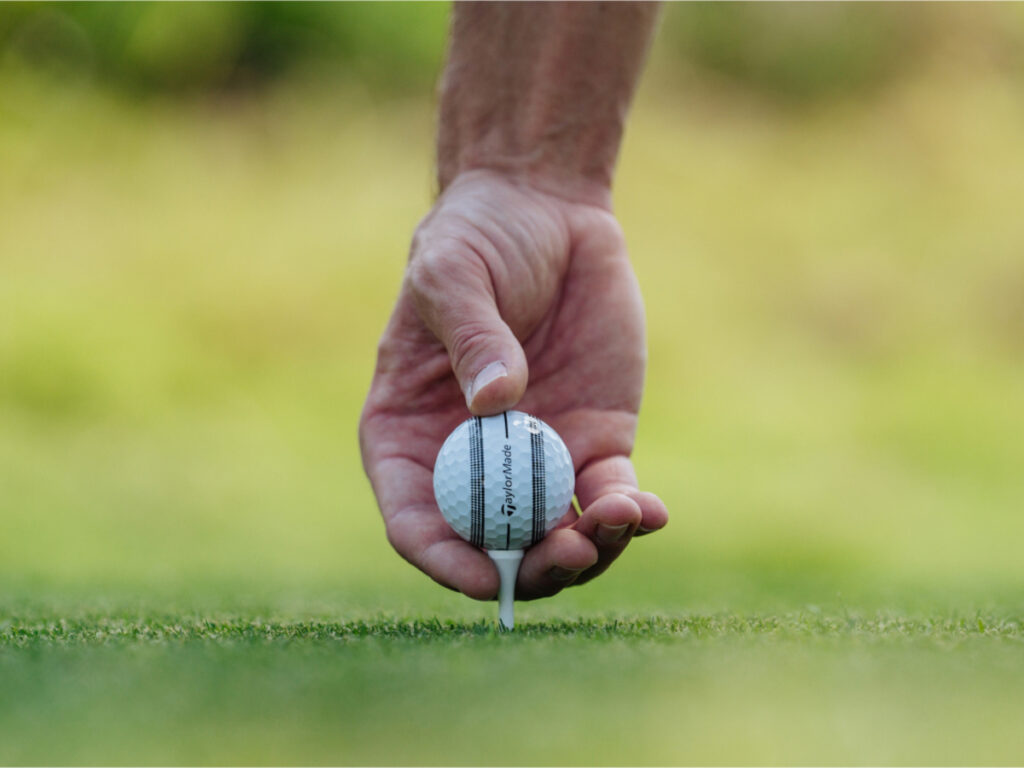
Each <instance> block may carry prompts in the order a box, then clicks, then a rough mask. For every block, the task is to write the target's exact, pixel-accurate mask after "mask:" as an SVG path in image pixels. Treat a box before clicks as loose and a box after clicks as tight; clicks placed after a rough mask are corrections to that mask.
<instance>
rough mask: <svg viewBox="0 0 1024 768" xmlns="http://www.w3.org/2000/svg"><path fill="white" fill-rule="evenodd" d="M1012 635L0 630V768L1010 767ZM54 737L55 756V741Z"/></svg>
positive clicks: (1017, 680) (823, 623) (23, 625)
mask: <svg viewBox="0 0 1024 768" xmlns="http://www.w3.org/2000/svg"><path fill="white" fill-rule="evenodd" d="M1022 639H1024V628H1022V626H1021V622H1020V621H1019V620H1018V619H1015V618H1012V617H1008V616H1000V615H977V614H976V615H971V616H969V617H968V616H965V617H959V618H955V617H948V616H947V617H935V616H932V617H928V616H919V617H916V618H908V617H904V616H898V615H887V614H877V615H872V616H858V615H854V614H850V613H845V614H835V615H826V614H823V613H821V612H809V611H802V612H794V613H790V614H785V615H773V616H768V615H764V616H742V615H736V614H722V615H688V616H678V617H668V616H660V617H645V618H624V617H623V618H600V619H598V618H586V619H577V620H554V621H547V622H528V623H526V624H524V625H523V626H521V627H520V628H519V629H518V630H517V631H516V632H515V633H513V634H508V633H500V632H498V631H497V630H496V629H495V625H494V624H493V622H490V621H472V622H463V621H452V620H441V619H437V618H431V619H416V620H411V619H400V618H387V619H379V618H376V619H364V620H357V621H343V620H337V619H330V618H319V619H309V618H306V619H303V620H285V619H281V618H273V617H267V618H254V617H253V616H252V615H251V614H249V613H246V614H242V615H211V616H208V617H204V616H197V615H193V614H190V613H189V612H188V611H182V612H177V611H169V612H167V613H160V612H157V613H155V614H153V615H150V614H141V615H140V614H138V613H133V614H129V615H119V614H116V613H115V614H114V615H111V614H110V613H107V612H103V613H100V614H99V615H93V616H88V615H86V616H80V617H77V618H72V619H66V618H64V617H63V616H61V615H42V614H36V615H33V616H26V617H24V618H15V619H13V620H6V621H4V622H3V623H2V624H0V675H2V676H3V679H4V681H5V696H4V697H3V699H2V700H0V716H2V722H3V723H4V730H5V731H6V735H13V734H18V737H17V738H14V739H11V738H5V739H4V740H3V742H2V744H3V746H2V747H0V760H3V762H5V763H10V762H14V763H33V762H40V761H50V762H65V761H75V762H84V763H90V762H113V763H139V762H141V763H152V762H185V763H193V762H202V763H224V762H228V763H252V764H266V763H276V762H297V763H415V764H434V763H448V764H470V763H472V764H479V763H497V764H525V763H545V764H547V763H564V764H608V763H620V762H623V761H627V762H631V763H634V764H650V763H655V764H664V763H680V762H706V763H715V762H770V763H771V762H787V763H790V762H801V763H803V762H812V763H820V762H848V761H850V760H851V759H855V760H856V761H865V762H873V763H888V762H917V761H923V762H929V763H941V764H947V763H964V762H980V763H1012V762H1015V761H1016V760H1017V759H1019V756H1020V754H1021V753H1020V750H1021V748H1022V747H1024V740H1022V738H1021V737H1020V735H1019V729H1017V728H1016V723H1018V722H1019V719H1020V717H1021V716H1024V702H1021V700H1020V697H1019V696H1018V695H1017V691H1019V689H1020V685H1021V684H1022V683H1024V674H1022V672H1021V667H1020V665H1019V663H1018V659H1019V655H1020V652H1021V647H1022ZM54 723H57V724H59V726H60V728H59V733H60V738H59V739H56V740H51V739H47V738H46V735H47V734H48V733H51V732H52V728H53V725H54Z"/></svg>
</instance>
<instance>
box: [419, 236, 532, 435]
mask: <svg viewBox="0 0 1024 768" xmlns="http://www.w3.org/2000/svg"><path fill="white" fill-rule="evenodd" d="M408 280H409V286H410V289H411V292H412V296H413V299H414V301H415V303H416V308H417V310H418V312H419V314H420V317H421V318H422V319H423V322H424V323H426V325H427V327H429V328H430V330H431V331H433V333H434V334H435V335H436V336H437V338H438V339H440V340H441V343H443V344H444V346H445V348H446V349H447V350H448V355H449V357H450V358H451V364H452V370H453V371H454V372H455V377H456V378H457V379H458V381H459V386H460V387H461V388H462V392H463V395H464V396H465V398H466V405H467V406H468V407H469V410H470V411H471V412H473V413H475V414H477V415H481V416H485V415H490V414H494V413H500V412H501V411H505V410H508V409H510V408H512V407H513V406H515V404H516V403H517V402H519V400H520V398H522V396H523V393H524V392H525V391H526V379H527V366H526V356H525V354H524V353H523V348H522V346H521V345H520V343H519V340H518V339H516V337H515V334H513V333H512V330H511V329H510V328H509V327H508V325H507V324H506V323H505V321H504V320H502V318H501V315H500V313H499V312H498V306H497V304H496V302H495V298H494V288H493V285H492V284H491V278H490V273H489V272H488V269H487V265H486V264H485V263H484V261H483V260H482V258H481V257H480V256H479V255H478V254H476V253H475V252H473V251H472V249H470V248H469V247H468V246H466V245H465V244H463V243H460V242H457V241H453V242H449V243H441V244H436V243H435V244H431V245H429V246H423V247H421V248H420V249H419V250H418V252H417V253H415V254H414V256H413V259H412V261H411V262H410V265H409V274H408Z"/></svg>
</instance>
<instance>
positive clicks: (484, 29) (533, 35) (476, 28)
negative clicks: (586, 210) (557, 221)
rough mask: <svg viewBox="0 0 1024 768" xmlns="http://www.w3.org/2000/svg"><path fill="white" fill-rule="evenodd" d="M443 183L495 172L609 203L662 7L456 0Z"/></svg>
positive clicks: (442, 140)
mask: <svg viewBox="0 0 1024 768" xmlns="http://www.w3.org/2000/svg"><path fill="white" fill-rule="evenodd" d="M453 13H454V18H453V24H452V39H451V46H450V50H449V54H448V64H447V67H446V69H445V72H444V76H443V79H442V83H441V115H440V126H439V129H438V180H439V182H440V185H441V189H442V190H443V189H444V188H445V187H446V186H447V185H448V184H449V183H450V182H451V181H452V180H453V179H454V178H455V177H456V176H457V175H458V174H459V173H462V172H464V171H467V170H474V169H492V170H499V171H502V172H505V173H509V174H512V175H515V176H519V177H521V178H524V179H526V180H528V181H529V182H530V183H531V184H533V185H535V186H537V187H539V188H541V189H544V190H546V191H550V192H553V193H555V194H559V195H562V196H565V197H569V198H571V199H576V200H580V201H585V202H591V203H595V204H598V205H605V206H607V205H608V202H609V190H610V187H611V180H612V174H613V172H614V168H615V160H616V157H617V155H618V149H619V143H620V141H621V139H622V132H623V127H624V125H625V120H626V115H627V113H628V111H629V105H630V101H631V100H632V96H633V90H634V88H635V85H636V81H637V79H638V77H639V75H640V71H641V69H642V67H643V62H644V58H645V55H646V52H647V47H648V44H649V42H650V38H651V34H652V31H653V29H654V25H655V22H656V19H657V13H658V8H657V4H655V3H633V2H618V3H596V2H568V3H562V2H551V3H548V2H539V3H535V2H456V3H455V4H454V11H453Z"/></svg>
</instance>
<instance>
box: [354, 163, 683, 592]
mask: <svg viewBox="0 0 1024 768" xmlns="http://www.w3.org/2000/svg"><path fill="white" fill-rule="evenodd" d="M645 356H646V352H645V343H644V319H643V304H642V301H641V298H640V292H639V289H638V286H637V283H636V278H635V276H634V274H633V270H632V267H631V266H630V264H629V261H628V259H627V256H626V249H625V244H624V242H623V237H622V232H621V230H620V228H619V225H618V223H617V222H616V220H615V218H614V217H613V216H612V214H611V213H610V212H609V211H607V210H605V209H604V208H602V207H599V206H595V205H587V204H581V203H576V202H571V201H569V200H567V199H564V198H562V197H559V196H556V195H553V194H550V193H546V192H541V191H539V190H537V189H534V188H531V187H530V186H527V185H526V184H525V183H523V182H516V181H513V180H511V179H509V178H506V177H505V176H503V175H502V174H500V173H496V172H493V171H472V172H468V173H465V174H463V175H460V176H458V177H457V178H456V179H455V180H454V181H453V182H452V183H451V184H450V185H449V187H448V188H447V189H446V190H445V192H444V194H443V195H442V196H441V197H440V199H439V200H438V201H437V204H436V205H435V206H434V209H433V211H431V213H430V214H429V215H428V216H427V217H426V218H425V219H424V220H423V221H422V222H421V224H420V226H419V227H418V229H417V231H416V234H415V236H414V238H413V243H412V252H411V256H410V259H409V265H408V269H407V270H406V274H405V279H404V282H403V284H402V288H401V292H400V293H399V296H398V301H397V304H396V306H395V309H394V312H393V314H392V316H391V320H390V322H389V323H388V326H387V329H386V330H385V331H384V335H383V338H382V339H381V342H380V347H379V349H378V359H377V369H376V373H375V375H374V379H373V384H372V386H371V388H370V394H369V396H368V397H367V401H366V405H365V407H364V410H363V415H362V419H361V422H360V431H359V432H360V444H361V447H362V455H363V464H364V466H365V467H366V472H367V474H368V475H369V477H370V481H371V483H372V484H373V489H374V492H375V493H376V495H377V501H378V503H379V504H380V508H381V511H382V513H383V515H384V520H385V524H386V527H387V535H388V540H389V541H390V542H391V544H392V546H394V548H395V549H396V550H397V551H398V552H399V554H401V555H402V556H403V557H404V558H406V559H407V560H408V561H409V562H411V563H412V564H413V565H415V566H416V567H418V568H420V569H421V570H422V571H424V572H425V573H427V574H428V575H429V576H431V577H432V578H433V579H435V580H436V581H438V582H439V583H441V584H443V585H444V586H446V587H450V588H452V589H457V590H459V591H461V592H463V593H465V594H466V595H469V596H470V597H473V598H477V599H484V600H486V599H491V598H493V597H494V596H495V595H496V594H497V591H498V573H497V571H496V569H495V567H494V565H493V564H492V563H491V561H490V559H489V558H488V557H487V555H486V554H484V553H483V552H482V551H481V550H479V549H477V548H476V547H473V546H472V545H470V544H469V543H467V542H465V541H463V540H462V539H461V538H459V537H458V535H457V534H456V533H455V532H454V531H453V530H452V529H451V528H450V527H449V526H448V524H447V523H446V522H445V521H444V518H442V517H441V513H440V511H439V510H438V508H437V504H436V503H435V501H434V492H433V485H432V476H433V466H434V460H435V459H436V458H437V453H438V451H439V450H440V448H441V443H442V442H443V441H444V439H445V437H447V435H448V433H449V432H451V430H452V429H454V428H455V426H456V425H457V424H459V423H460V422H461V421H463V420H465V419H466V418H467V417H468V415H469V414H468V413H467V411H466V408H467V406H468V407H469V410H470V411H471V412H472V413H474V414H477V415H488V414H494V413H500V412H501V411H504V410H508V409H510V408H513V407H517V408H519V409H521V410H524V411H527V412H528V413H531V414H533V415H535V416H537V417H539V418H541V419H543V420H544V421H546V422H547V423H548V424H550V425H551V427H552V428H553V429H554V430H555V431H556V432H558V433H559V434H560V435H561V436H562V439H563V440H564V441H565V443H566V445H567V446H568V448H569V452H570V454H571V455H572V457H573V462H574V464H575V467H576V497H577V499H578V501H579V505H580V507H581V509H582V510H583V512H582V514H578V513H577V512H576V510H575V508H571V509H570V510H569V512H568V513H567V514H566V515H565V517H564V519H563V520H561V521H560V523H559V526H558V528H556V529H555V530H554V531H552V532H551V533H550V534H549V535H548V536H547V537H546V538H545V539H543V540H542V541H541V542H539V543H537V544H536V545H534V546H533V547H531V548H530V549H529V550H528V551H527V553H526V556H525V557H524V559H523V563H522V566H521V567H520V570H519V580H518V583H517V587H516V596H517V597H518V598H519V599H532V598H536V597H544V596H548V595H553V594H555V593H556V592H558V591H560V590H561V589H563V588H564V587H566V586H569V585H570V584H582V583H583V582H586V581H589V580H590V579H592V578H594V577H595V576H597V575H598V574H600V573H602V572H603V571H604V570H605V569H607V568H608V566H609V565H610V564H611V563H612V561H613V560H614V559H615V558H616V557H618V556H619V554H620V553H621V552H622V551H623V549H625V547H626V545H627V544H628V543H629V541H630V540H631V539H632V537H633V536H634V535H640V534H644V533H649V532H651V531H655V530H658V529H660V528H662V527H663V526H664V525H665V524H666V523H667V521H668V513H667V511H666V509H665V505H664V504H663V503H662V502H661V501H660V500H659V499H658V497H656V496H655V495H654V494H652V493H645V492H642V491H640V490H639V489H638V488H637V481H636V475H635V473H634V471H633V466H632V463H631V462H630V460H629V454H630V452H631V450H632V448H633V439H634V434H635V431H636V422H637V411H638V409H639V406H640V396H641V390H642V388H643V375H644V363H645ZM528 375H529V386H527V376H528Z"/></svg>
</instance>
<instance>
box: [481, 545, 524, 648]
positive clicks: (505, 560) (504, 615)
mask: <svg viewBox="0 0 1024 768" xmlns="http://www.w3.org/2000/svg"><path fill="white" fill-rule="evenodd" d="M487 554H488V555H490V557H491V560H493V561H494V564H495V566H497V568H498V576H499V577H501V587H500V588H499V589H498V621H499V622H501V628H502V629H512V628H513V627H514V626H515V605H514V600H515V596H516V576H518V575H519V564H520V563H521V562H523V550H521V549H489V550H487Z"/></svg>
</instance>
